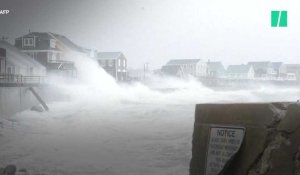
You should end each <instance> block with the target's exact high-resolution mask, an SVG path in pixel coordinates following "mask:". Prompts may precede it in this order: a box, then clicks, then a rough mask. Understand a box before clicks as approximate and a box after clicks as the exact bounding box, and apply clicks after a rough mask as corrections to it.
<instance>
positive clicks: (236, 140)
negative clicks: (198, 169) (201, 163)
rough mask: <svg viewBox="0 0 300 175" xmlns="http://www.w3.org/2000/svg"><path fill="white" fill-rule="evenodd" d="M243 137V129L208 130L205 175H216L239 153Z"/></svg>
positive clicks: (218, 127) (221, 128)
mask: <svg viewBox="0 0 300 175" xmlns="http://www.w3.org/2000/svg"><path fill="white" fill-rule="evenodd" d="M244 135H245V128H243V127H227V126H216V127H211V128H210V136H209V141H208V150H207V157H206V169H205V175H218V174H219V173H220V172H221V171H222V170H223V168H224V166H225V165H226V163H227V162H228V161H229V160H231V158H232V157H233V156H234V155H235V154H236V153H237V152H238V151H239V149H240V147H241V145H242V142H243V139H244Z"/></svg>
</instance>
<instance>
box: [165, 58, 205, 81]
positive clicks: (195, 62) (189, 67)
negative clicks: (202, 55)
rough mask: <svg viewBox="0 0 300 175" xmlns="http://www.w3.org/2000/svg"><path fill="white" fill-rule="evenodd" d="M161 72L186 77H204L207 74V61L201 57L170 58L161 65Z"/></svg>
mask: <svg viewBox="0 0 300 175" xmlns="http://www.w3.org/2000/svg"><path fill="white" fill-rule="evenodd" d="M162 73H165V74H169V75H173V76H180V77H186V76H188V75H192V76H195V77H205V76H206V75H207V62H205V61H203V60H201V59H176V60H170V61H169V62H168V63H167V64H166V65H165V66H163V67H162Z"/></svg>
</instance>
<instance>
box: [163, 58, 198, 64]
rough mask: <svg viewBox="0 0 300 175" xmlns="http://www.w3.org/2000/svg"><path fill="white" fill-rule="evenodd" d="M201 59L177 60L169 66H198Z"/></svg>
mask: <svg viewBox="0 0 300 175" xmlns="http://www.w3.org/2000/svg"><path fill="white" fill-rule="evenodd" d="M200 60H201V59H177V60H170V61H169V62H168V63H167V65H181V64H196V63H198V62H199V61H200Z"/></svg>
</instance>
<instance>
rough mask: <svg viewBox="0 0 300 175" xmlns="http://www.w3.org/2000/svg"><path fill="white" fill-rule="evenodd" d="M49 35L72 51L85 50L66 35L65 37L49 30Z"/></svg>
mask: <svg viewBox="0 0 300 175" xmlns="http://www.w3.org/2000/svg"><path fill="white" fill-rule="evenodd" d="M49 35H51V36H52V37H53V38H55V39H57V40H59V41H60V42H61V43H62V44H64V45H65V46H66V47H67V48H68V49H70V50H74V51H77V52H85V51H86V49H84V48H83V47H80V46H78V45H76V44H75V43H73V42H72V41H71V40H70V39H68V38H67V37H65V36H63V35H59V34H55V33H50V32H49Z"/></svg>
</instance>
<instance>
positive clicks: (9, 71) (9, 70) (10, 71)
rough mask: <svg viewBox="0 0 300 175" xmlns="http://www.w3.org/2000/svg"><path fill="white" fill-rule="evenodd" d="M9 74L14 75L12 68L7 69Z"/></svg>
mask: <svg viewBox="0 0 300 175" xmlns="http://www.w3.org/2000/svg"><path fill="white" fill-rule="evenodd" d="M7 74H13V71H12V67H10V66H8V67H7Z"/></svg>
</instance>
